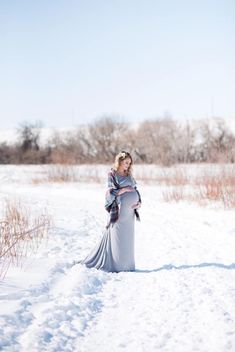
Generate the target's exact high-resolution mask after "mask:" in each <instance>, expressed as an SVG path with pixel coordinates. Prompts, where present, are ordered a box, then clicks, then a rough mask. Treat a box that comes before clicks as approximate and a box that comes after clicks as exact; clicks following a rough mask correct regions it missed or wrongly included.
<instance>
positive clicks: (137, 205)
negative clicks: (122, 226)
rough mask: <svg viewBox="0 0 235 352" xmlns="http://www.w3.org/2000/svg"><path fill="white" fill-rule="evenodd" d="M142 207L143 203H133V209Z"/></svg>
mask: <svg viewBox="0 0 235 352" xmlns="http://www.w3.org/2000/svg"><path fill="white" fill-rule="evenodd" d="M140 207H141V203H140V202H137V203H136V204H134V205H132V209H138V208H140Z"/></svg>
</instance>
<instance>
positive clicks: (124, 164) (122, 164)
mask: <svg viewBox="0 0 235 352" xmlns="http://www.w3.org/2000/svg"><path fill="white" fill-rule="evenodd" d="M130 165H131V159H130V158H126V159H124V160H122V161H121V162H120V170H121V171H127V170H128V168H129V166H130Z"/></svg>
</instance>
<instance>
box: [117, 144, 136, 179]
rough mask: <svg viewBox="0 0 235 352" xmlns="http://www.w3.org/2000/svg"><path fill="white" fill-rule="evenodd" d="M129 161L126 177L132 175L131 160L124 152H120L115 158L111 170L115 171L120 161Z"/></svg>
mask: <svg viewBox="0 0 235 352" xmlns="http://www.w3.org/2000/svg"><path fill="white" fill-rule="evenodd" d="M128 158H129V159H131V163H130V166H129V167H128V169H127V175H131V174H132V164H133V159H132V156H131V154H130V153H128V152H125V150H122V151H121V152H119V153H118V154H117V155H116V156H115V160H114V164H113V169H114V170H115V171H117V169H118V167H119V166H120V163H121V161H123V160H125V159H128Z"/></svg>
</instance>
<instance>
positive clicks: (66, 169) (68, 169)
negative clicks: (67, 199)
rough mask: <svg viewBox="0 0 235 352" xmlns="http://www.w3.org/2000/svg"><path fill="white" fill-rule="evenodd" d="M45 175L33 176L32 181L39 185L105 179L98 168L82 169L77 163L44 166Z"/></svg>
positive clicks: (98, 181)
mask: <svg viewBox="0 0 235 352" xmlns="http://www.w3.org/2000/svg"><path fill="white" fill-rule="evenodd" d="M42 169H43V173H44V175H45V176H44V177H40V178H33V179H32V181H31V182H32V183H33V184H35V185H37V184H40V183H47V182H50V183H66V182H96V183H101V182H102V181H103V179H102V178H101V177H100V175H99V172H98V170H97V168H95V167H94V169H93V170H91V169H90V168H89V169H88V168H87V169H86V168H85V167H83V168H82V170H79V168H78V167H77V166H75V165H69V164H56V165H48V166H46V167H45V166H43V167H42Z"/></svg>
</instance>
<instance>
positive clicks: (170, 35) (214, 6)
mask: <svg viewBox="0 0 235 352" xmlns="http://www.w3.org/2000/svg"><path fill="white" fill-rule="evenodd" d="M0 77H1V78H0V101H1V103H0V116H1V118H0V127H1V128H12V127H16V126H17V125H18V124H19V123H20V122H22V121H32V122H33V121H35V120H41V121H42V122H43V124H44V126H45V127H67V126H73V125H78V124H80V123H84V122H91V121H93V120H94V119H95V118H97V117H100V116H102V115H104V114H109V115H110V114H112V115H115V116H121V117H122V118H125V119H127V120H129V121H131V122H135V121H139V120H142V119H143V118H153V117H156V116H164V115H166V114H170V115H171V116H172V117H174V118H177V119H184V118H204V117H211V116H215V115H216V116H220V117H224V118H234V119H235V96H234V95H235V94H234V92H235V2H234V1H233V0H223V1H222V0H220V1H219V0H197V1H193V0H192V1H189V0H161V1H160V0H141V1H140V0H50V1H48V0H40V1H29V0H28V1H26V0H22V1H16V0H15V1H14V0H9V1H1V2H0Z"/></svg>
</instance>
